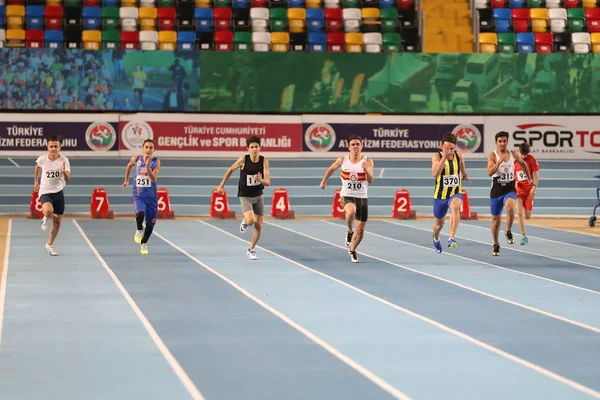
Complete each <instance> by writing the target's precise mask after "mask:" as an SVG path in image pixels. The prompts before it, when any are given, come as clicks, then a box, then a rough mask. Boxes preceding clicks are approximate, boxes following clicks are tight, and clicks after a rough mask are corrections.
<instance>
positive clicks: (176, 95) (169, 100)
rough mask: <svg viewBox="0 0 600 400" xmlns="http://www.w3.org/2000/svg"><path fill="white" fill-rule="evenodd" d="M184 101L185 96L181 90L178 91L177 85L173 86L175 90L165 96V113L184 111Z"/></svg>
mask: <svg viewBox="0 0 600 400" xmlns="http://www.w3.org/2000/svg"><path fill="white" fill-rule="evenodd" d="M183 108H184V101H183V95H182V93H181V91H180V90H178V89H177V85H173V88H172V89H171V90H169V92H168V93H167V94H166V95H165V98H164V100H163V110H164V111H183Z"/></svg>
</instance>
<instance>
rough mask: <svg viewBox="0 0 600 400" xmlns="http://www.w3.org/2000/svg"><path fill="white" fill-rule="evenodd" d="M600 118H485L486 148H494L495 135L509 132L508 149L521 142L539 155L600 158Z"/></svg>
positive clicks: (546, 156)
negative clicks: (599, 121) (599, 123)
mask: <svg viewBox="0 0 600 400" xmlns="http://www.w3.org/2000/svg"><path fill="white" fill-rule="evenodd" d="M597 119H598V118H590V117H553V116H529V117H521V116H512V115H506V116H503V117H486V124H485V127H486V136H487V139H486V144H485V147H486V151H494V150H495V149H496V146H495V144H494V136H495V135H496V133H498V132H500V131H506V132H508V133H509V138H508V145H509V148H511V149H513V150H516V149H517V148H518V147H519V145H520V144H521V143H529V144H530V145H531V154H533V155H534V156H535V157H536V158H557V159H561V158H562V159H565V158H569V159H595V160H599V161H600V126H599V125H598V121H597Z"/></svg>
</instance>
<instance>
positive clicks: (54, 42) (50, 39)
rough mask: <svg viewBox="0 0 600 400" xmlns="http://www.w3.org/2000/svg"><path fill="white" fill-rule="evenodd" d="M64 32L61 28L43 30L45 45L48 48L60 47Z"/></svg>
mask: <svg viewBox="0 0 600 400" xmlns="http://www.w3.org/2000/svg"><path fill="white" fill-rule="evenodd" d="M63 41H64V33H63V31H62V30H60V31H59V30H51V31H45V32H44V42H45V46H46V47H48V48H50V49H60V48H62V47H63Z"/></svg>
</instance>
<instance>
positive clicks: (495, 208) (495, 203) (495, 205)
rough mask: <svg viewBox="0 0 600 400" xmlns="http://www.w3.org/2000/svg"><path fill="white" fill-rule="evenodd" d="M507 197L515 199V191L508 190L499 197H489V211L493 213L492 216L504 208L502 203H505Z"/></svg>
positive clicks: (499, 213) (500, 212) (498, 213)
mask: <svg viewBox="0 0 600 400" xmlns="http://www.w3.org/2000/svg"><path fill="white" fill-rule="evenodd" d="M508 199H513V200H516V199H517V193H516V192H508V193H506V194H503V195H502V196H500V197H494V198H491V199H490V211H491V213H492V215H494V216H497V215H502V210H503V209H504V203H506V200H508Z"/></svg>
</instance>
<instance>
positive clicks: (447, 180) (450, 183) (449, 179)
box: [442, 174, 460, 187]
mask: <svg viewBox="0 0 600 400" xmlns="http://www.w3.org/2000/svg"><path fill="white" fill-rule="evenodd" d="M459 183H460V179H458V174H454V175H446V176H444V177H443V178H442V185H443V186H444V187H457V186H458V185H459Z"/></svg>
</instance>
